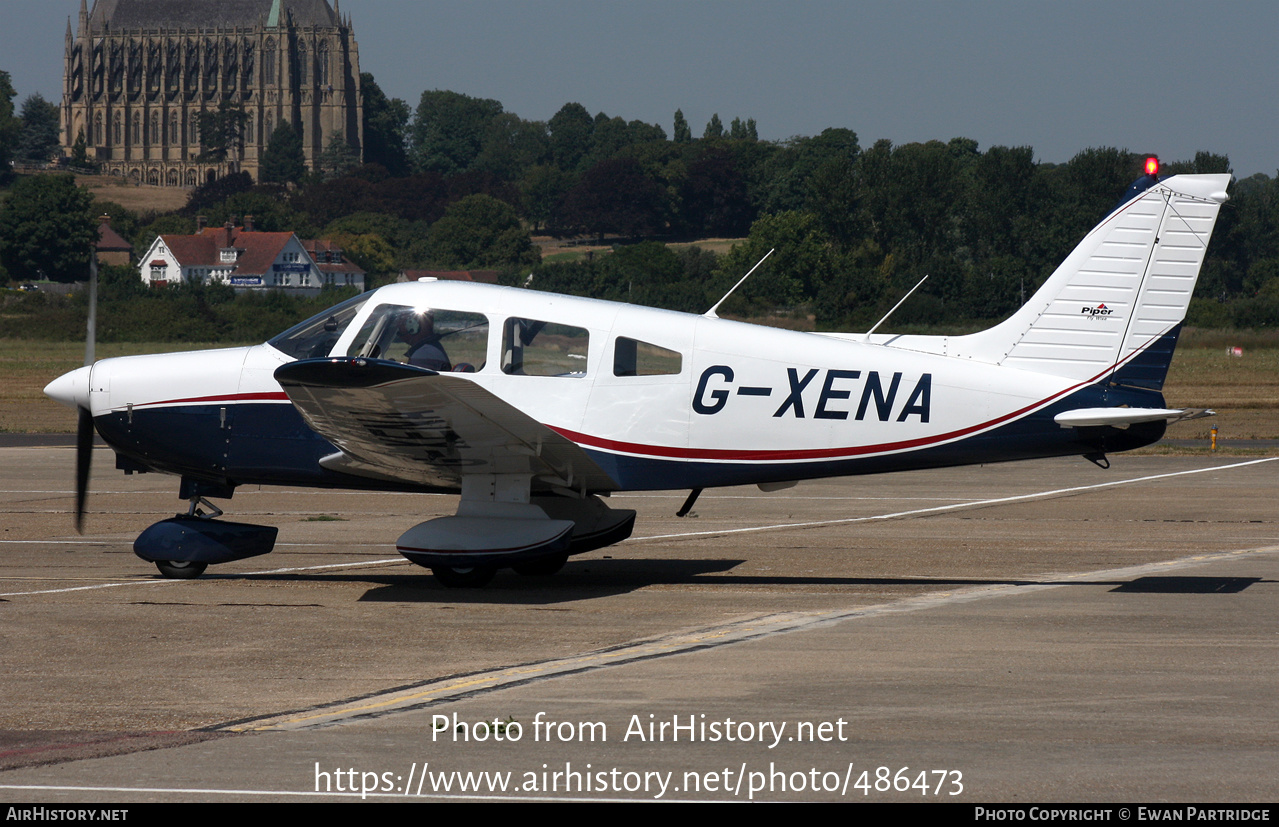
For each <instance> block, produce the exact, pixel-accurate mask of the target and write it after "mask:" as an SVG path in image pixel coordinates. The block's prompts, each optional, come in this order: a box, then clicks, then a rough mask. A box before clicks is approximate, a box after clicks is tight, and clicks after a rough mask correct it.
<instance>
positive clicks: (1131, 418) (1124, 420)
mask: <svg viewBox="0 0 1279 827" xmlns="http://www.w3.org/2000/svg"><path fill="white" fill-rule="evenodd" d="M1215 414H1216V411H1208V410H1204V409H1202V408H1183V409H1172V408H1077V409H1075V410H1073V411H1063V412H1062V413H1059V414H1057V415H1056V416H1054V417H1053V421H1054V422H1056V423H1057V424H1058V425H1060V426H1061V427H1063V428H1093V427H1097V426H1103V425H1109V426H1111V427H1114V428H1127V427H1128V426H1129V425H1136V424H1137V423H1139V422H1158V421H1159V420H1161V419H1162V420H1164V421H1165V422H1168V423H1173V422H1180V421H1182V420H1183V419H1201V418H1203V417H1205V416H1214V415H1215Z"/></svg>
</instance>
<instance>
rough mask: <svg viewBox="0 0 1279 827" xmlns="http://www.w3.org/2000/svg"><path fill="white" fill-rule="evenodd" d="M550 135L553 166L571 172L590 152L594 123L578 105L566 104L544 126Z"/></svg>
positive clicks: (583, 108)
mask: <svg viewBox="0 0 1279 827" xmlns="http://www.w3.org/2000/svg"><path fill="white" fill-rule="evenodd" d="M546 127H547V130H548V131H549V132H550V133H551V157H552V159H553V160H554V162H555V165H556V166H557V167H559V168H560V169H562V170H565V171H566V172H573V171H574V170H576V169H577V168H578V167H579V166H580V165H581V163H582V161H583V159H584V158H586V156H587V154H588V153H589V152H590V151H591V140H592V136H593V135H594V133H595V121H594V119H592V118H591V114H590V113H589V112H587V111H586V107H585V106H582V105H581V104H580V103H566V104H564V105H563V106H561V107H560V111H558V112H556V113H555V115H554V116H553V117H552V118H551V120H550V121H549V122H547V124H546Z"/></svg>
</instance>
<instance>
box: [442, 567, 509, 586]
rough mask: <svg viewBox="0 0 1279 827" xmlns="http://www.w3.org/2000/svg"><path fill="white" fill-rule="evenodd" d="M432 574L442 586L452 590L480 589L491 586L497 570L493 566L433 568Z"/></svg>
mask: <svg viewBox="0 0 1279 827" xmlns="http://www.w3.org/2000/svg"><path fill="white" fill-rule="evenodd" d="M431 574H433V575H435V579H436V580H438V581H439V582H440V585H442V586H445V587H447V588H450V589H480V588H483V587H485V586H487V585H488V584H489V581H490V580H492V579H493V575H495V574H497V569H496V568H494V567H493V566H475V567H473V568H458V567H454V566H433V567H432V568H431Z"/></svg>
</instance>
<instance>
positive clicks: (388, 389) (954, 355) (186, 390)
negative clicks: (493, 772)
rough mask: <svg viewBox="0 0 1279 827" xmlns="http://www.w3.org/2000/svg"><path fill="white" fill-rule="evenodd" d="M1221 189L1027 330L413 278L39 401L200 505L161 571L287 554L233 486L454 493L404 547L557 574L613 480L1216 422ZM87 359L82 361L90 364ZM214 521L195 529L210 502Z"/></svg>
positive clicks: (410, 552)
mask: <svg viewBox="0 0 1279 827" xmlns="http://www.w3.org/2000/svg"><path fill="white" fill-rule="evenodd" d="M1230 180H1231V179H1230V176H1229V175H1179V176H1175V177H1172V178H1169V179H1167V180H1163V181H1160V180H1158V176H1157V172H1152V173H1149V174H1147V175H1145V176H1143V178H1142V179H1139V180H1138V182H1136V183H1135V184H1134V185H1133V188H1131V189H1130V190H1129V193H1128V196H1127V197H1126V200H1125V201H1123V202H1122V203H1121V204H1120V205H1119V206H1117V207H1116V208H1115V210H1114V211H1113V212H1111V213H1110V214H1109V215H1108V216H1106V218H1105V219H1104V220H1103V221H1102V222H1101V223H1100V224H1099V225H1097V227H1096V228H1094V229H1093V230H1092V231H1091V232H1090V233H1089V234H1088V235H1087V236H1086V237H1085V238H1084V239H1083V241H1082V242H1080V244H1079V246H1078V247H1077V248H1076V249H1075V250H1074V252H1073V253H1071V254H1070V256H1069V257H1068V258H1067V259H1066V260H1065V262H1063V263H1062V265H1061V266H1060V267H1059V268H1058V269H1057V270H1056V272H1055V273H1054V274H1053V275H1052V276H1051V277H1049V279H1048V280H1047V281H1046V282H1045V283H1044V285H1043V286H1042V287H1041V288H1040V289H1039V290H1038V292H1036V293H1035V294H1034V296H1032V297H1031V299H1030V301H1029V302H1027V303H1026V305H1025V306H1024V307H1022V308H1021V309H1020V310H1018V311H1017V312H1016V313H1014V314H1013V315H1012V316H1011V317H1010V318H1008V319H1007V320H1006V321H1004V322H1003V323H1001V324H998V325H996V326H994V327H992V328H990V329H988V330H985V331H983V332H980V333H974V334H971V335H966V336H894V335H871V334H835V333H802V332H794V331H787V330H778V329H773V328H767V327H759V326H755V325H749V324H743V323H740V322H734V321H727V320H722V319H719V318H716V317H715V314H714V311H713V310H712V311H710V312H708V313H707V314H706V315H702V316H696V315H691V314H686V313H675V312H670V311H665V310H654V309H649V308H644V307H638V306H634V305H628V304H617V303H613V302H605V301H596V300H592V299H583V298H574V297H569V296H560V295H554V294H549V293H541V292H536V291H532V290H523V289H517V288H506V287H495V286H489V285H481V284H471V283H459V282H445V281H423V282H416V283H407V284H393V285H388V286H386V287H382V288H380V289H378V290H374V291H372V292H370V293H366V294H363V295H361V296H358V297H356V298H353V299H351V300H349V301H346V302H343V303H342V304H339V305H338V306H336V307H334V308H332V309H331V310H328V311H326V312H324V313H321V314H320V315H318V316H316V317H314V318H312V319H309V320H307V321H305V322H303V323H302V324H299V325H298V326H296V327H294V328H292V329H290V330H287V331H285V332H284V333H281V334H280V335H279V336H277V337H275V338H274V339H272V340H271V341H269V342H267V343H265V344H262V345H257V346H255V347H241V348H233V349H228V350H211V351H200V352H193V353H174V354H166V355H154V356H132V357H125V358H116V359H104V360H102V361H99V362H96V363H94V364H90V365H88V366H86V367H83V368H80V369H78V370H75V371H72V372H71V373H68V374H66V375H64V376H62V377H60V378H58V379H56V380H55V381H53V382H52V383H50V384H49V386H48V387H47V388H46V389H45V392H46V393H47V394H48V395H49V396H51V397H53V398H54V399H56V400H58V401H60V402H63V403H65V404H67V405H71V406H74V407H77V408H79V409H80V410H81V449H80V452H79V453H80V456H81V458H82V459H81V461H80V468H79V469H78V480H77V524H78V520H79V517H80V515H81V514H82V512H83V498H84V492H85V488H86V485H87V478H88V464H87V463H88V455H89V454H91V450H90V447H91V440H92V434H93V429H94V428H96V430H97V432H98V433H99V434H101V436H102V438H103V439H104V440H105V441H106V442H107V444H108V445H110V446H111V447H112V448H113V449H114V450H115V453H116V458H117V463H116V464H117V467H118V468H121V469H123V470H124V471H125V472H126V473H131V472H134V471H159V472H163V473H169V474H174V475H177V476H179V477H181V486H180V496H181V497H182V498H184V499H187V500H189V501H190V509H189V511H188V514H187V515H186V516H178V517H176V518H173V519H170V520H164V521H162V522H160V523H157V524H155V525H153V526H151V527H150V528H148V529H147V530H146V531H145V532H143V534H142V535H141V536H140V537H139V538H138V540H137V542H136V543H135V546H134V549H135V551H136V553H137V554H138V555H139V556H140V557H142V558H143V559H146V560H149V561H151V562H154V563H155V564H156V565H157V566H158V567H159V569H160V571H161V572H162V573H163V574H164V575H165V576H167V577H196V576H199V574H201V573H202V572H203V571H204V569H205V567H206V566H207V565H208V564H211V563H220V562H226V561H228V560H233V559H241V558H244V557H249V556H252V555H255V554H261V553H265V552H267V551H270V550H271V547H272V546H273V544H274V541H275V533H276V529H274V528H271V527H265V526H251V525H245V524H240V523H231V522H228V521H224V520H215V519H212V518H213V517H217V516H219V515H220V514H221V513H222V512H221V511H220V510H218V509H217V508H216V507H214V506H212V505H211V504H210V503H209V502H208V500H207V499H205V498H207V497H214V498H229V497H230V496H231V495H232V493H233V491H234V490H235V488H236V487H237V486H240V485H251V484H259V485H295V486H296V485H304V486H315V487H328V488H351V489H377V490H393V491H425V492H454V493H460V494H461V499H460V503H459V505H458V509H457V513H456V515H454V516H449V517H440V518H436V519H432V520H428V521H426V522H424V523H421V524H419V525H417V526H414V527H413V528H410V529H409V530H408V531H407V532H405V533H404V535H403V536H401V537H400V539H399V541H398V542H397V548H398V550H399V552H400V553H401V554H403V555H404V556H405V557H407V558H408V559H409V560H411V561H413V562H414V563H418V564H420V565H423V566H426V567H429V568H431V569H432V570H433V572H434V574H435V576H436V577H437V578H438V579H439V580H440V581H441V582H442V583H444V584H445V585H448V586H479V585H483V584H484V583H486V582H487V581H488V580H489V579H490V578H491V577H492V576H493V573H494V572H495V571H496V570H497V569H498V568H502V567H511V568H514V569H515V570H516V571H518V572H521V573H524V574H550V573H554V572H555V571H557V570H558V569H559V568H560V567H561V566H562V565H563V564H564V561H565V560H566V558H567V557H568V555H570V554H577V553H581V552H584V551H589V550H591V549H594V548H599V547H602V546H605V545H609V544H611V543H616V542H619V541H621V540H623V539H625V538H626V537H628V536H629V535H630V532H631V528H632V526H633V524H634V521H635V512H633V511H629V510H625V509H617V508H612V507H610V506H609V505H608V504H607V497H608V495H609V494H610V493H612V492H615V491H637V490H670V489H691V490H692V493H691V495H690V497H689V500H688V501H687V502H686V503H685V508H684V509H683V510H682V512H686V511H687V510H688V508H689V507H691V504H692V500H693V499H694V498H695V497H696V495H697V493H699V492H700V490H701V489H703V488H708V487H712V486H727V485H744V484H755V485H758V486H759V487H760V488H761V489H763V490H765V491H773V490H777V489H781V488H786V487H789V486H791V485H794V484H795V482H796V481H798V480H805V479H815V478H821V477H832V476H846V475H853V474H870V473H880V472H885V471H900V470H906V469H914V468H929V467H939V466H954V465H964V464H970V463H986V462H1000V461H1006V460H1018V459H1030V458H1035V457H1054V456H1066V455H1082V456H1084V457H1086V458H1089V459H1091V460H1093V461H1094V462H1097V463H1098V464H1100V465H1103V467H1104V466H1105V464H1106V460H1105V455H1106V454H1107V453H1109V452H1113V451H1122V450H1128V449H1131V448H1137V447H1140V446H1142V445H1147V444H1150V443H1152V442H1155V441H1157V440H1158V439H1159V438H1160V437H1161V436H1162V435H1163V433H1164V429H1165V427H1166V425H1167V423H1168V422H1170V421H1175V420H1177V419H1182V418H1186V417H1190V416H1196V415H1203V413H1204V412H1202V411H1190V410H1182V409H1170V408H1168V407H1166V405H1165V402H1164V399H1163V396H1162V395H1161V393H1160V389H1161V388H1162V385H1163V380H1164V377H1165V375H1166V372H1167V369H1168V365H1169V362H1170V361H1171V358H1172V352H1173V348H1174V346H1175V345H1176V341H1177V336H1178V333H1179V330H1180V325H1181V322H1182V320H1183V319H1184V317H1185V313H1186V309H1187V306H1188V305H1189V302H1190V297H1191V293H1192V292H1193V290H1194V286H1195V281H1196V279H1197V278H1198V274H1199V269H1200V265H1201V264H1202V262H1203V258H1204V253H1205V250H1206V248H1207V246H1208V240H1209V237H1210V235H1211V233H1212V229H1213V225H1214V223H1215V222H1216V219H1217V214H1218V211H1219V209H1220V207H1221V204H1222V203H1224V202H1225V201H1226V198H1227V196H1226V188H1227V186H1228V184H1229V183H1230ZM89 361H91V360H89ZM201 505H202V506H203V507H204V508H209V509H211V510H212V512H213V513H212V514H211V515H206V514H205V512H204V510H203V509H202V508H201V507H200V506H201Z"/></svg>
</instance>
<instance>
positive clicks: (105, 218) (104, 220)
mask: <svg viewBox="0 0 1279 827" xmlns="http://www.w3.org/2000/svg"><path fill="white" fill-rule="evenodd" d="M98 223H99V224H106V225H107V226H108V227H110V226H111V216H109V215H107V214H106V213H103V214H102V215H100V216H98Z"/></svg>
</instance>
